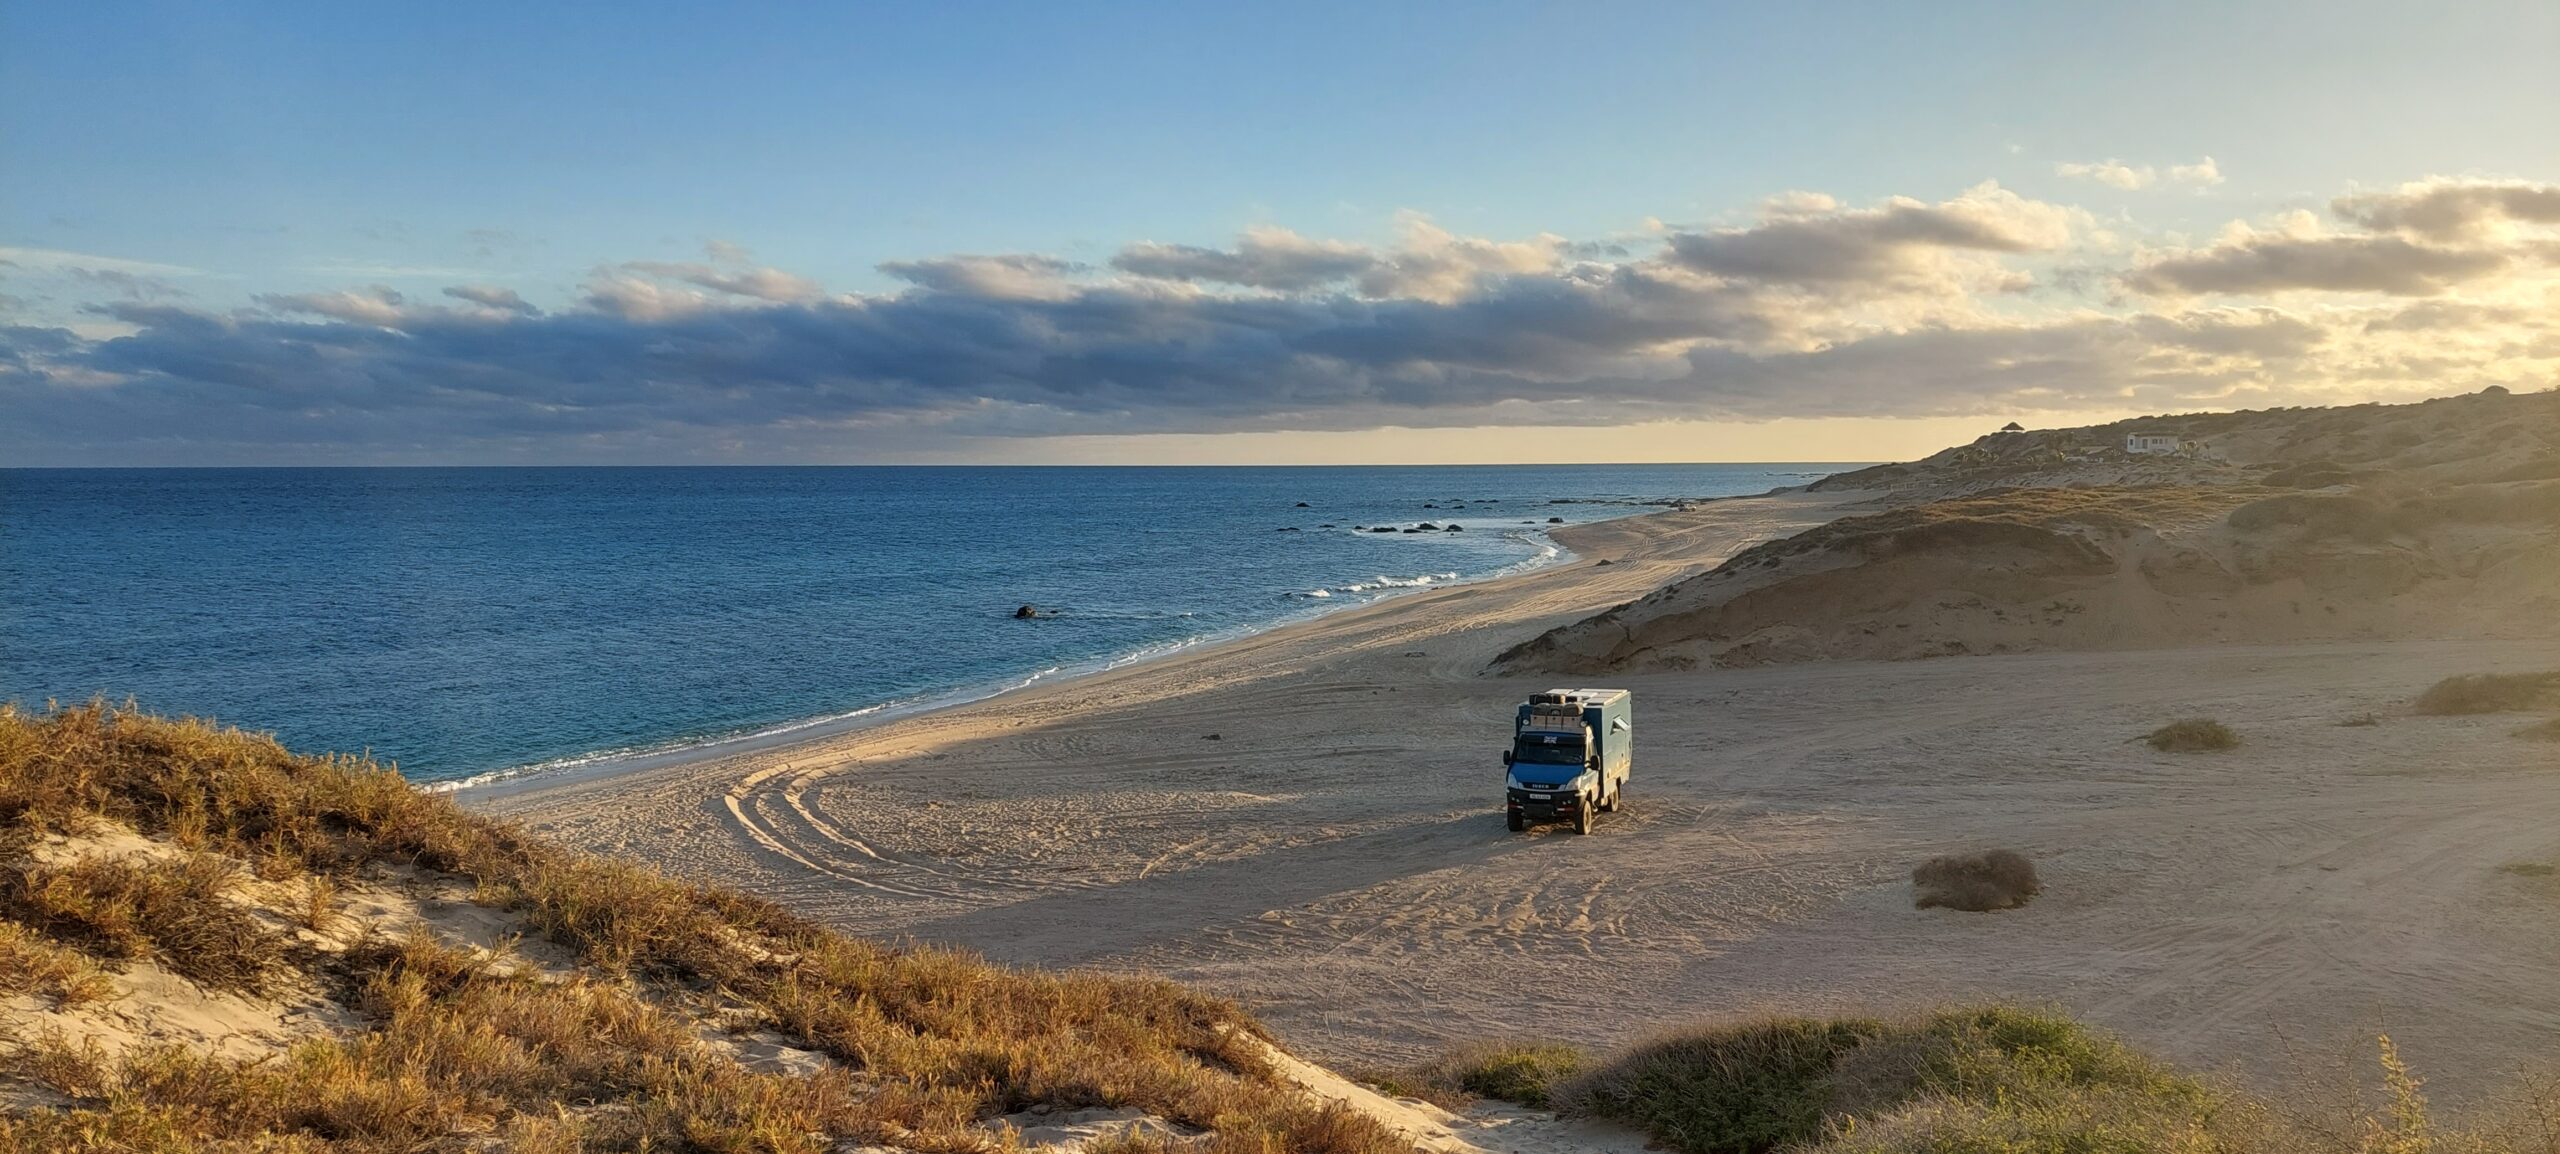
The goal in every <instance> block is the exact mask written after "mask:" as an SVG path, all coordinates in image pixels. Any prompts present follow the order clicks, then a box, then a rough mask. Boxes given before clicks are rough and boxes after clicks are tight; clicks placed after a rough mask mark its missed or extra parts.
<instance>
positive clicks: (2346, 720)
mask: <svg viewBox="0 0 2560 1154" xmlns="http://www.w3.org/2000/svg"><path fill="white" fill-rule="evenodd" d="M2380 724H2382V718H2381V716H2380V715H2379V714H2375V713H2372V712H2365V713H2357V714H2350V715H2348V716H2346V717H2342V718H2340V719H2338V725H2339V726H2340V727H2341V728H2345V729H2367V728H2371V727H2373V726H2376V725H2380Z"/></svg>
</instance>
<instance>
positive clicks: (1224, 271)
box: [1111, 229, 1379, 292]
mask: <svg viewBox="0 0 2560 1154" xmlns="http://www.w3.org/2000/svg"><path fill="white" fill-rule="evenodd" d="M1378 264H1379V257H1378V254H1377V253H1375V252H1372V251H1370V250H1369V249H1368V248H1367V247H1365V246H1362V245H1356V244H1347V243H1344V242H1342V241H1328V240H1309V239H1307V238H1305V237H1302V236H1299V235H1298V234H1296V233H1294V232H1290V231H1288V230H1286V229H1255V230H1252V231H1250V232H1247V233H1245V235H1244V237H1243V238H1242V239H1241V240H1239V241H1237V243H1236V247H1235V248H1233V249H1216V248H1200V247H1197V246H1195V245H1187V244H1152V243H1143V244H1133V245H1130V246H1128V247H1126V248H1123V249H1121V250H1120V253H1119V255H1117V256H1114V257H1112V258H1111V267H1113V268H1116V269H1119V270H1120V271H1122V272H1126V273H1132V274H1135V275H1137V276H1144V277H1154V278H1157V279H1159V280H1177V281H1207V282H1210V283H1214V284H1231V285H1242V286H1244V287H1247V288H1259V289H1273V290H1276V291H1280V292H1300V291H1304V290H1307V289H1313V288H1321V287H1323V286H1325V285H1330V284H1338V283H1340V282H1342V281H1346V280H1349V279H1351V278H1353V277H1357V276H1359V275H1361V274H1362V273H1365V272H1368V271H1369V270H1371V269H1373V268H1376V267H1377V266H1378Z"/></svg>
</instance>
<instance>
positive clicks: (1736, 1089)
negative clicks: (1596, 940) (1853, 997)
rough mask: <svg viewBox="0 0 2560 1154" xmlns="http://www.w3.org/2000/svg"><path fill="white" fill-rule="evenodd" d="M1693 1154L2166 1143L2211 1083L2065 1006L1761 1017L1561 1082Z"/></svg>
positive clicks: (2196, 1126)
mask: <svg viewBox="0 0 2560 1154" xmlns="http://www.w3.org/2000/svg"><path fill="white" fill-rule="evenodd" d="M1556 1098H1557V1101H1558V1102H1559V1103H1560V1104H1562V1105H1564V1106H1566V1107H1567V1108H1569V1109H1572V1110H1574V1111H1576V1112H1579V1113H1585V1114H1590V1115H1593V1116H1597V1117H1602V1118H1609V1119H1613V1120H1616V1121H1621V1122H1625V1123H1628V1124H1630V1125H1634V1126H1638V1127H1641V1128H1643V1129H1644V1130H1645V1131H1646V1132H1647V1133H1649V1134H1651V1135H1652V1136H1653V1137H1654V1139H1655V1140H1656V1141H1658V1142H1660V1143H1662V1144H1663V1145H1665V1146H1667V1147H1669V1148H1671V1149H1673V1150H1678V1151H1682V1152H1684V1154H1761V1152H1763V1151H1769V1150H1776V1149H1780V1148H1813V1149H1821V1150H1824V1151H1830V1150H1834V1149H1838V1150H1861V1151H1869V1150H1872V1151H1886V1150H1893V1151H1951V1152H1954V1151H1985V1152H2001V1154H2005V1152H2008V1151H2021V1152H2024V1151H2048V1150H2049V1151H2055V1152H2057V1154H2059V1152H2079V1151H2116V1150H2122V1151H2125V1152H2126V1154H2133V1152H2136V1151H2150V1150H2168V1149H2177V1148H2179V1147H2178V1146H2177V1145H2175V1144H2170V1145H2154V1144H2150V1143H2149V1142H2147V1141H2144V1140H2139V1139H2137V1137H2136V1136H2140V1135H2147V1136H2168V1135H2176V1134H2185V1133H2193V1132H2197V1131H2200V1130H2202V1129H2203V1128H2204V1127H2205V1126H2206V1125H2207V1124H2208V1123H2209V1122H2210V1120H2211V1119H2212V1117H2213V1115H2214V1113H2215V1111H2216V1109H2217V1099H2216V1097H2215V1095H2214V1094H2212V1093H2211V1092H2210V1091H2208V1090H2207V1089H2206V1088H2205V1087H2204V1086H2203V1085H2202V1084H2201V1083H2199V1082H2197V1081H2195V1080H2193V1079H2191V1078H2188V1077H2186V1076H2184V1075H2181V1074H2179V1073H2177V1072H2175V1071H2173V1070H2171V1069H2169V1068H2167V1067H2165V1066H2163V1065H2161V1064H2159V1063H2157V1062H2154V1061H2152V1060H2151V1059H2149V1058H2146V1057H2144V1056H2142V1055H2141V1054H2138V1053H2136V1052H2134V1051H2133V1050H2132V1049H2130V1048H2128V1047H2126V1046H2125V1045H2124V1044H2123V1043H2121V1042H2119V1041H2117V1040H2115V1039H2114V1038H2112V1037H2110V1036H2108V1035H2105V1034H2102V1033H2099V1032H2097V1031H2094V1030H2091V1029H2089V1028H2087V1027H2085V1026H2082V1025H2080V1024H2078V1023H2076V1022H2073V1021H2071V1020H2070V1019H2068V1018H2064V1017H2060V1016H2057V1015H2052V1014H2045V1013H2038V1012H2034V1011H2028V1010H2019V1009H2012V1008H2007V1007H1998V1006H1994V1007H1985V1008H1978V1009H1966V1010H1955V1011H1947V1012H1942V1013H1936V1014H1930V1015H1927V1016H1925V1017H1919V1018H1913V1019H1903V1020H1894V1021H1879V1020H1874V1019H1863V1018H1851V1019H1838V1020H1817V1019H1810V1018H1773V1019H1760V1020H1755V1021H1749V1022H1744V1023H1740V1024H1737V1025H1722V1026H1708V1027H1702V1028H1698V1029H1692V1030H1685V1031H1680V1032H1677V1033H1674V1034H1670V1035H1665V1036H1663V1037H1660V1038H1656V1039H1654V1040H1652V1041H1649V1042H1645V1043H1642V1044H1640V1045H1637V1046H1635V1047H1633V1048H1631V1049H1629V1050H1628V1051H1626V1052H1625V1053H1624V1054H1622V1055H1620V1056H1618V1057H1616V1058H1614V1059H1612V1060H1610V1061H1609V1062H1607V1063H1606V1064H1604V1065H1602V1066H1600V1067H1598V1068H1596V1069H1594V1070H1593V1071H1592V1072H1591V1073H1589V1074H1587V1075H1584V1076H1583V1077H1582V1078H1579V1079H1576V1080H1574V1081H1573V1082H1570V1083H1568V1084H1566V1085H1564V1086H1562V1087H1559V1088H1558V1090H1557V1092H1556Z"/></svg>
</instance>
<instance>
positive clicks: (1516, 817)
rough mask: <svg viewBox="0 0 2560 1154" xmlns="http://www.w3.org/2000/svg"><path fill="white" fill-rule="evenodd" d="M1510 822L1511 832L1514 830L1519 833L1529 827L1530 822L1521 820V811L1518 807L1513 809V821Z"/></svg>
mask: <svg viewBox="0 0 2560 1154" xmlns="http://www.w3.org/2000/svg"><path fill="white" fill-rule="evenodd" d="M1510 824H1511V832H1513V833H1518V832H1520V831H1521V830H1524V829H1527V828H1529V823H1528V822H1525V821H1522V820H1520V811H1519V810H1516V809H1515V810H1512V811H1511V823H1510Z"/></svg>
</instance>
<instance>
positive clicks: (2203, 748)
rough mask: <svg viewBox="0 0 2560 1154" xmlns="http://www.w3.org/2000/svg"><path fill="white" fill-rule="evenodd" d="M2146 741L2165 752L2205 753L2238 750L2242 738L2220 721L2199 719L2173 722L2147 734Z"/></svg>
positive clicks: (2144, 738)
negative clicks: (2219, 750)
mask: <svg viewBox="0 0 2560 1154" xmlns="http://www.w3.org/2000/svg"><path fill="white" fill-rule="evenodd" d="M2142 740H2143V741H2145V742H2148V743H2150V746H2151V748H2153V749H2156V750H2159V751H2160V752H2162V753H2205V752H2209V751H2212V750H2218V749H2233V748H2237V747H2238V746H2239V744H2240V735H2239V734H2237V733H2233V732H2232V731H2231V727H2230V726H2228V725H2224V724H2223V723H2221V722H2219V721H2215V720H2213V719H2211V718H2205V717H2198V718H2190V719H2188V720H2186V721H2173V722H2170V723H2169V724H2167V725H2163V726H2161V727H2160V728H2158V729H2155V730H2152V731H2151V732H2150V733H2148V734H2145V735H2144V736H2143V738H2142Z"/></svg>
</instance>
